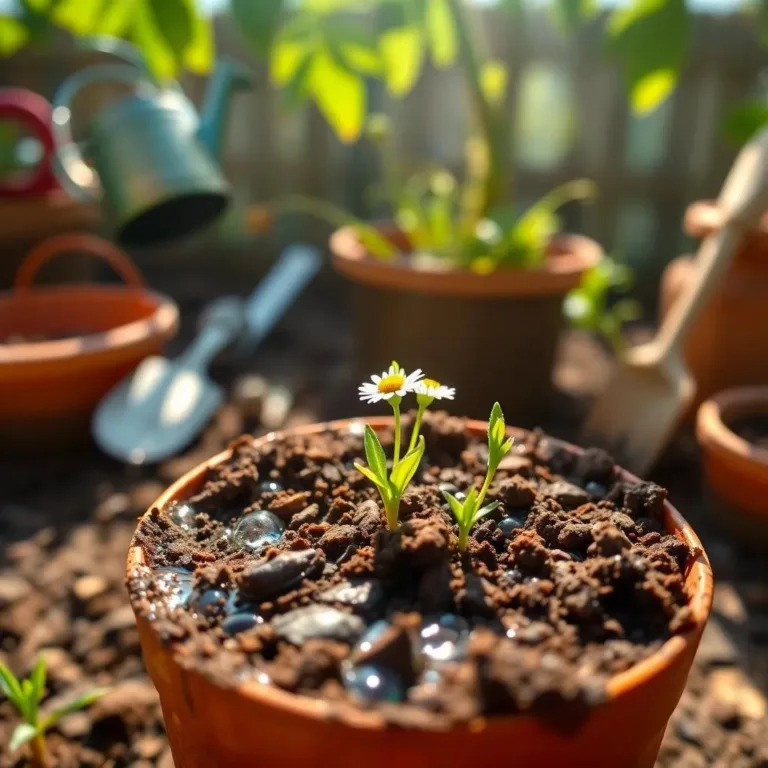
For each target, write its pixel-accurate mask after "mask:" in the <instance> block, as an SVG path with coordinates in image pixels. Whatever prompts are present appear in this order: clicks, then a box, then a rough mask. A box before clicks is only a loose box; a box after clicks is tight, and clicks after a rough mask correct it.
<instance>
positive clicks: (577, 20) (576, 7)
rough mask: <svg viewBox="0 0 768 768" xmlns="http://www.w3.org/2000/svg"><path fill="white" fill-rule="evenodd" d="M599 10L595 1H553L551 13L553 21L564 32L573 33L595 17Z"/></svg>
mask: <svg viewBox="0 0 768 768" xmlns="http://www.w3.org/2000/svg"><path fill="white" fill-rule="evenodd" d="M598 10H599V6H598V4H597V2H596V0H555V2H554V4H553V5H552V13H553V14H554V16H555V21H556V22H557V23H558V25H559V26H560V27H561V29H563V30H564V31H566V32H573V31H575V30H577V29H578V28H579V26H581V24H583V23H584V22H586V21H589V20H591V19H593V18H594V17H595V15H596V14H597V12H598Z"/></svg>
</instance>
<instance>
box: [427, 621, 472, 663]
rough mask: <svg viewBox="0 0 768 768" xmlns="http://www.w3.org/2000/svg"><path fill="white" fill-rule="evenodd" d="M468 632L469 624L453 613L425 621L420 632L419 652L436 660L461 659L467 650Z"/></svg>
mask: <svg viewBox="0 0 768 768" xmlns="http://www.w3.org/2000/svg"><path fill="white" fill-rule="evenodd" d="M469 632H470V629H469V624H468V623H467V622H466V621H465V620H464V619H462V618H461V617H460V616H454V615H453V614H445V615H443V616H440V617H439V618H437V619H434V620H431V621H426V622H425V623H424V625H423V627H422V628H421V632H420V638H421V652H422V653H423V654H424V655H425V656H428V657H429V658H430V659H432V661H437V662H442V661H457V660H458V659H462V658H464V656H465V655H466V652H467V643H468V641H469Z"/></svg>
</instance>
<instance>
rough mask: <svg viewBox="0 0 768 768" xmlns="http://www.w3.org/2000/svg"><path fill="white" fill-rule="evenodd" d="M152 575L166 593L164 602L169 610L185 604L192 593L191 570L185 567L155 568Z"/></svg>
mask: <svg viewBox="0 0 768 768" xmlns="http://www.w3.org/2000/svg"><path fill="white" fill-rule="evenodd" d="M154 575H155V576H156V577H157V578H158V584H161V585H162V589H163V591H165V592H166V593H167V595H168V599H167V601H166V604H167V606H168V609H169V610H173V609H174V608H178V607H179V606H181V605H184V604H186V602H187V600H188V599H189V596H190V595H191V594H192V572H191V571H188V570H186V569H185V568H174V567H172V566H169V567H167V568H156V569H155V570H154Z"/></svg>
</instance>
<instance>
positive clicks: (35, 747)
mask: <svg viewBox="0 0 768 768" xmlns="http://www.w3.org/2000/svg"><path fill="white" fill-rule="evenodd" d="M30 746H31V747H32V762H33V763H34V765H36V766H38V768H46V766H47V765H48V753H47V751H46V749H45V738H44V737H43V734H42V733H39V734H38V735H37V736H35V738H34V739H32V743H31V745H30Z"/></svg>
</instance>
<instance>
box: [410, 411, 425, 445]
mask: <svg viewBox="0 0 768 768" xmlns="http://www.w3.org/2000/svg"><path fill="white" fill-rule="evenodd" d="M425 408H426V406H424V405H421V403H419V410H418V412H417V413H416V421H414V422H413V432H411V442H410V445H409V446H408V453H410V452H411V451H412V450H413V449H414V448H415V447H416V441H417V440H418V439H419V431H420V430H421V419H422V418H423V416H424V410H425Z"/></svg>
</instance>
